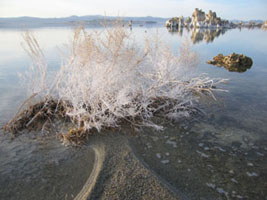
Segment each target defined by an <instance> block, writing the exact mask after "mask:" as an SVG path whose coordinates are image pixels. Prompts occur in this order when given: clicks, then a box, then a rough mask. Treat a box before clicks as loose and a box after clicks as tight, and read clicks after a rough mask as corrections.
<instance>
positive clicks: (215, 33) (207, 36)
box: [168, 27, 228, 44]
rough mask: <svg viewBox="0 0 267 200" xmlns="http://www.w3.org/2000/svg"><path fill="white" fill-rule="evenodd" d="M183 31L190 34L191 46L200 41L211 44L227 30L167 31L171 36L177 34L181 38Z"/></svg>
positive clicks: (173, 29)
mask: <svg viewBox="0 0 267 200" xmlns="http://www.w3.org/2000/svg"><path fill="white" fill-rule="evenodd" d="M184 29H186V31H187V32H190V33H191V40H192V42H193V44H197V43H199V42H202V41H206V43H210V42H213V41H214V39H215V38H217V37H219V36H220V35H224V34H225V32H226V31H227V30H228V29H203V28H200V29H199V28H194V29H189V28H183V27H178V28H175V27H174V28H168V31H169V32H170V33H171V34H174V33H178V35H179V36H181V37H182V36H183V32H184Z"/></svg>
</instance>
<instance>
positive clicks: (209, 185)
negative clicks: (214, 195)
mask: <svg viewBox="0 0 267 200" xmlns="http://www.w3.org/2000/svg"><path fill="white" fill-rule="evenodd" d="M206 185H207V186H208V187H210V188H213V189H214V188H215V187H216V185H215V184H213V183H206Z"/></svg>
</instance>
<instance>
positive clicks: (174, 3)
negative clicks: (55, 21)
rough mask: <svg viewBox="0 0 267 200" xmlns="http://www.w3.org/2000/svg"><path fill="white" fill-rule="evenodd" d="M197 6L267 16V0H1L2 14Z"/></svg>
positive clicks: (177, 10) (138, 12)
mask: <svg viewBox="0 0 267 200" xmlns="http://www.w3.org/2000/svg"><path fill="white" fill-rule="evenodd" d="M194 8H201V9H203V10H204V11H205V12H208V10H210V9H211V10H213V11H216V12H217V15H218V16H219V17H222V18H224V19H241V20H249V19H263V20H267V0H0V17H18V16H33V17H67V16H71V15H78V16H82V15H98V14H100V15H107V16H157V17H173V16H181V15H183V16H191V15H192V12H193V10H194Z"/></svg>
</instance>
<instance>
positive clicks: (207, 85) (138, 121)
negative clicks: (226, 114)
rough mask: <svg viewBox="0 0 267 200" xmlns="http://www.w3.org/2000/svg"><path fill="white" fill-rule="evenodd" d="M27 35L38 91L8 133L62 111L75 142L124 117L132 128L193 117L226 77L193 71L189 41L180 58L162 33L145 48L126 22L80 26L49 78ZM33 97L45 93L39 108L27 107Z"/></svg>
mask: <svg viewBox="0 0 267 200" xmlns="http://www.w3.org/2000/svg"><path fill="white" fill-rule="evenodd" d="M24 39H25V41H26V43H27V45H28V52H29V54H30V56H31V57H32V60H33V67H31V68H30V69H31V71H30V72H31V73H28V74H27V75H28V76H29V78H28V80H30V81H31V84H30V85H32V86H33V87H32V88H31V89H32V90H31V91H32V93H33V95H32V96H31V97H30V98H29V99H28V100H26V103H24V104H23V105H24V111H23V112H21V111H18V113H17V114H16V116H15V117H14V118H13V119H12V120H11V121H10V122H9V123H8V124H7V125H6V126H5V127H4V128H5V129H6V130H8V131H11V132H16V131H19V130H21V129H23V128H26V127H28V126H29V125H30V124H33V123H34V121H35V120H38V119H40V118H41V119H45V118H49V121H51V122H52V121H53V118H54V117H55V116H57V115H59V114H60V115H61V116H62V117H66V118H68V119H70V121H71V122H72V123H73V126H74V129H72V130H70V131H69V133H68V134H66V135H64V134H63V136H62V137H63V139H65V140H66V139H67V140H68V141H69V140H72V141H74V139H71V138H72V136H73V138H77V137H84V136H85V135H86V134H88V133H89V132H90V131H91V130H95V129H96V130H97V131H101V129H102V128H106V127H120V124H121V122H122V121H124V122H128V123H130V124H131V125H132V126H134V127H141V126H151V127H153V128H156V129H162V127H161V126H159V125H157V124H155V123H154V122H153V117H155V116H161V117H169V118H174V119H177V118H179V117H184V116H189V114H190V112H191V111H192V110H193V103H194V101H197V99H198V95H197V94H202V93H206V94H210V95H212V96H213V94H212V92H211V91H212V90H213V89H215V87H214V84H217V83H219V82H221V81H222V80H218V81H215V82H214V81H212V80H210V79H208V78H207V77H203V76H197V77H194V78H193V77H192V71H194V69H192V68H194V67H195V66H196V64H197V56H196V54H195V53H194V52H192V51H191V50H190V48H189V44H188V43H189V42H187V43H185V44H184V45H183V46H182V47H181V49H180V51H179V55H178V56H175V55H174V54H173V53H172V51H171V49H170V48H169V47H168V46H167V45H166V44H164V42H163V41H160V40H159V38H158V37H155V38H152V39H148V38H147V39H145V43H144V46H143V47H140V46H139V45H137V43H136V42H135V41H134V39H133V37H132V35H131V34H130V32H129V31H128V30H127V29H126V28H123V27H122V26H116V27H113V28H105V29H104V30H103V31H98V32H91V33H90V34H89V33H87V32H86V30H85V29H84V28H79V29H75V30H74V35H73V39H72V42H71V44H70V45H69V46H68V50H69V54H68V55H67V56H66V57H64V58H63V61H62V64H61V66H60V69H59V70H58V71H57V73H56V76H55V78H54V80H53V81H51V80H49V81H48V78H47V64H46V62H45V59H44V55H43V53H42V51H41V49H40V47H39V45H38V42H37V41H36V39H35V38H34V37H33V35H31V34H30V33H26V34H25V35H24ZM36 96H39V97H41V101H40V102H41V103H40V102H39V104H38V106H36V105H37V104H35V105H31V106H25V105H27V104H28V103H29V102H30V101H32V99H34V98H35V97H36ZM213 97H214V96H213ZM40 104H41V105H40ZM22 110H23V109H22ZM27 110H28V111H27ZM25 111H26V113H28V114H27V115H26V114H25ZM75 130H76V131H75ZM75 141H76V140H75Z"/></svg>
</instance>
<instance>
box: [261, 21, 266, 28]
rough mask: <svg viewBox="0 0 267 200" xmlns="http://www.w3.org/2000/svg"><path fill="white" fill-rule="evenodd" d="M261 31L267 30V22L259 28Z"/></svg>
mask: <svg viewBox="0 0 267 200" xmlns="http://www.w3.org/2000/svg"><path fill="white" fill-rule="evenodd" d="M261 28H262V29H264V30H267V20H266V21H264V23H263V24H262V26H261Z"/></svg>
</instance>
